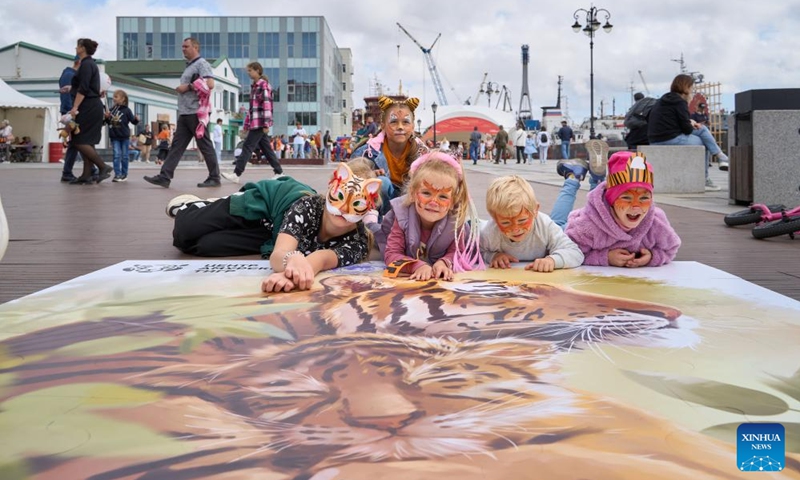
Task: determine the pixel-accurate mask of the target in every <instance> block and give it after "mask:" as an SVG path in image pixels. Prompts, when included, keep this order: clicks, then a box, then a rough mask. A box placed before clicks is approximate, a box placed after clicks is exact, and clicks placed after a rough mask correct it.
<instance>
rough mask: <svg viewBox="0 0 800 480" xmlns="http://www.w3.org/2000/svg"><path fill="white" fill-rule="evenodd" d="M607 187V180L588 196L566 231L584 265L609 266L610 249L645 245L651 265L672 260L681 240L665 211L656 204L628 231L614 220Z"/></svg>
mask: <svg viewBox="0 0 800 480" xmlns="http://www.w3.org/2000/svg"><path fill="white" fill-rule="evenodd" d="M605 187H606V183H605V182H603V183H601V184H600V185H598V186H597V188H595V189H594V190H592V191H591V192H589V195H588V196H587V197H586V206H585V207H583V208H581V209H580V210H573V211H572V212H570V214H569V221H568V222H567V228H566V233H567V236H569V238H571V239H572V241H574V242H575V243H577V244H578V247H580V249H581V251H582V252H583V254H584V256H585V258H584V260H583V264H584V265H599V266H608V252H609V251H610V250H614V249H617V248H624V249H625V250H628V251H629V252H638V251H639V250H641V249H642V248H646V249H648V250H650V252H651V253H652V254H653V258H652V259H651V260H650V263H649V264H648V266H649V267H658V266H661V265H664V264H667V263H669V262H671V261H672V259H673V258H675V255H676V254H677V253H678V248H680V246H681V239H680V237H678V234H677V233H675V230H673V229H672V226H671V225H670V224H669V220H667V215H666V214H665V213H664V211H663V210H661V209H660V208H658V207H656V206H655V203H653V206H652V207H651V208H650V211H648V212H647V215H645V217H644V220H642V223H640V224H639V226H637V227H636V228H634V229H633V230H631V231H629V232H626V231H625V230H623V229H622V228H621V227H620V226H619V225H618V224H617V222H616V221H615V220H614V213H613V212H612V210H611V207H610V206H609V205H608V203H606V201H605V198H604V197H603V193H604V192H605Z"/></svg>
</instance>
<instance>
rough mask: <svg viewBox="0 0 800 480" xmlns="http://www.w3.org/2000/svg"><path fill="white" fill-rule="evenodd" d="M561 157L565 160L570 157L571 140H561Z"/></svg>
mask: <svg viewBox="0 0 800 480" xmlns="http://www.w3.org/2000/svg"><path fill="white" fill-rule="evenodd" d="M561 158H563V159H564V160H566V159H568V158H569V140H567V141H566V142H565V141H564V140H562V141H561Z"/></svg>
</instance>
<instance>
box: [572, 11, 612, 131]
mask: <svg viewBox="0 0 800 480" xmlns="http://www.w3.org/2000/svg"><path fill="white" fill-rule="evenodd" d="M598 13H602V14H604V15H605V17H606V19H605V20H606V23H605V25H603V31H605V32H606V33H610V32H611V29H612V28H613V27H614V26H613V25H611V23H609V21H608V20H609V19H610V18H611V12H609V11H608V10H606V9H605V8H597V7H595V6H591V7H589V10H586V9H585V8H579V9H577V10H575V13H573V14H572V17H573V18H574V19H575V23H573V24H572V31H574V32H575V33H578V32H583V33H585V34H586V36H588V37H589V103H590V108H591V111H590V112H589V138H595V134H594V33H595V32H596V31H597V29H598V28H600V22H599V21H598V20H597V14H598ZM579 15H580V16H584V15H585V16H586V19H585V22H584V24H583V25H581V23H580V22H579V21H578V16H579Z"/></svg>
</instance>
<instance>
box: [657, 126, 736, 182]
mask: <svg viewBox="0 0 800 480" xmlns="http://www.w3.org/2000/svg"><path fill="white" fill-rule="evenodd" d="M650 145H702V146H704V147H706V160H705V169H706V178H708V156H709V155H717V154H719V153H721V152H722V150H720V148H719V145H717V141H716V140H714V136H713V135H711V132H709V131H708V128H707V127H705V126H702V127H700V128H695V129H694V130H693V131H692V133H691V135H683V134H681V135H678V136H677V137H675V138H670V139H669V140H664V141H663V142H650Z"/></svg>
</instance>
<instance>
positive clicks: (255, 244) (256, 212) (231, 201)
mask: <svg viewBox="0 0 800 480" xmlns="http://www.w3.org/2000/svg"><path fill="white" fill-rule="evenodd" d="M371 167H372V165H371V162H369V161H368V160H366V159H363V158H359V159H353V160H351V161H350V162H348V163H346V164H344V163H342V164H339V165H338V166H337V168H336V170H335V171H334V172H333V176H332V177H331V181H330V182H329V184H328V193H327V196H325V197H323V196H322V195H317V194H316V192H315V191H314V190H313V189H312V188H311V187H309V186H308V185H305V184H302V183H300V182H298V181H297V180H294V179H293V178H291V177H281V178H277V179H272V180H261V181H259V182H256V183H247V184H246V185H244V186H243V187H242V189H241V190H239V192H237V193H235V194H233V195H231V196H230V197H225V198H221V199H215V200H201V199H200V198H198V197H196V196H194V195H181V196H178V197H175V198H173V199H172V200H171V201H170V202H169V204H168V205H167V215H169V216H170V217H173V218H175V228H174V230H173V232H172V237H173V245H175V246H176V247H177V248H178V249H180V250H181V251H182V252H184V253H188V254H191V255H198V256H203V257H225V256H234V255H252V254H259V253H260V254H261V256H262V257H263V258H269V260H270V265H271V266H272V269H273V271H274V272H275V273H273V274H271V275H270V276H269V277H267V278H266V279H264V281H263V282H262V284H261V289H262V290H263V291H264V292H278V291H285V292H288V291H290V290H294V289H300V290H308V289H309V288H311V285H312V284H313V283H314V276H315V275H316V274H317V273H319V272H321V271H323V270H329V269H332V268H336V267H342V266H347V265H352V264H354V263H358V262H360V261H362V260H365V259H366V258H367V257H368V255H369V249H370V243H371V241H370V237H371V235H370V234H369V232H368V231H367V230H366V229H365V228H364V225H363V224H362V223H361V220H362V218H363V217H364V215H365V214H366V213H367V211H368V210H370V209H374V208H376V207H377V204H378V202H379V201H380V186H381V182H380V180H378V179H376V178H374V177H375V175H374V173H373V172H372V168H371Z"/></svg>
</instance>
